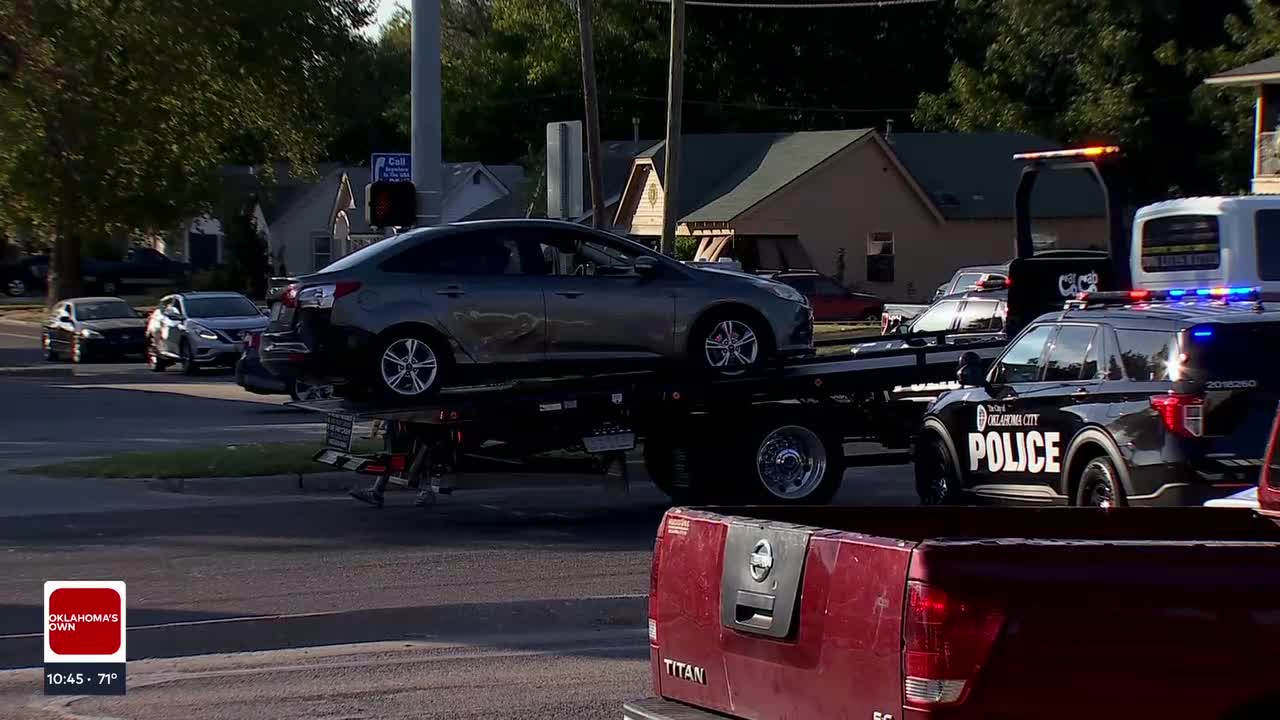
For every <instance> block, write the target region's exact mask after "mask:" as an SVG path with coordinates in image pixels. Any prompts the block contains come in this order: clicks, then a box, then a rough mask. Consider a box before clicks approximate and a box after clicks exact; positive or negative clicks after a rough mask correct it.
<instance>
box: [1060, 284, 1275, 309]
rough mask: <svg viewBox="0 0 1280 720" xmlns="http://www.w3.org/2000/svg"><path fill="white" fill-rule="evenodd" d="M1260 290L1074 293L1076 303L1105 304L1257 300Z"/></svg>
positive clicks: (1212, 289) (1232, 288)
mask: <svg viewBox="0 0 1280 720" xmlns="http://www.w3.org/2000/svg"><path fill="white" fill-rule="evenodd" d="M1261 299H1262V291H1261V289H1260V288H1256V287H1216V288H1185V289H1173V290H1117V291H1108V292H1087V293H1080V294H1079V295H1076V304H1078V305H1083V306H1086V307H1087V306H1089V305H1106V304H1116V303H1153V302H1166V303H1178V302H1199V301H1218V302H1231V301H1241V302H1248V301H1257V300H1261Z"/></svg>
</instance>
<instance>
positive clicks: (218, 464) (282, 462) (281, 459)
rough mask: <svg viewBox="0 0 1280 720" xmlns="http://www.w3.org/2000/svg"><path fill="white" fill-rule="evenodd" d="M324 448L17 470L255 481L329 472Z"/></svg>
mask: <svg viewBox="0 0 1280 720" xmlns="http://www.w3.org/2000/svg"><path fill="white" fill-rule="evenodd" d="M320 447H321V445H320V443H260V444H245V445H225V446H219V447H210V448H188V449H181V450H164V451H146V452H124V453H117V454H115V455H109V456H107V457H103V458H95V459H92V460H72V461H69V462H62V463H54V464H52V465H41V466H38V467H29V468H22V469H19V470H16V471H15V472H20V473H25V474H28V475H43V476H45V477H91V478H197V477H252V476H255V475H291V474H294V473H317V472H330V471H332V470H333V468H331V467H329V466H328V465H321V464H320V463H317V462H314V461H313V460H312V459H311V457H312V456H313V455H315V453H316V451H317V450H319V449H320ZM381 448H382V442H381V441H380V440H377V441H369V440H359V439H357V440H355V441H354V442H353V443H352V451H353V452H371V451H374V450H379V449H381Z"/></svg>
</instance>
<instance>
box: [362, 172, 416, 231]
mask: <svg viewBox="0 0 1280 720" xmlns="http://www.w3.org/2000/svg"><path fill="white" fill-rule="evenodd" d="M368 200H369V216H368V220H369V224H370V225H371V226H373V227H379V228H391V227H411V226H413V224H414V222H415V220H416V219H417V214H418V213H417V208H418V193H417V189H416V188H415V187H414V185H413V183H411V182H386V181H379V182H376V183H373V184H372V185H370V186H369V191H368Z"/></svg>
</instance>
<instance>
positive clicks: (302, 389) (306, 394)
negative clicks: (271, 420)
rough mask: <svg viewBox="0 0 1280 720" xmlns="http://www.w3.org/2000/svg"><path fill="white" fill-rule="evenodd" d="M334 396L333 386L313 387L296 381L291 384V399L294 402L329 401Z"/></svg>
mask: <svg viewBox="0 0 1280 720" xmlns="http://www.w3.org/2000/svg"><path fill="white" fill-rule="evenodd" d="M332 396H333V386H332V385H312V384H311V383H309V382H305V381H303V380H294V381H292V382H290V383H289V398H290V399H291V400H293V401H294V402H313V401H316V400H328V399H329V398H330V397H332Z"/></svg>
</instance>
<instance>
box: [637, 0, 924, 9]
mask: <svg viewBox="0 0 1280 720" xmlns="http://www.w3.org/2000/svg"><path fill="white" fill-rule="evenodd" d="M648 1H649V2H652V3H661V4H663V5H670V4H671V0H648ZM938 1H939V0H833V1H832V2H796V3H789V2H730V1H728V0H685V3H684V4H685V5H701V6H704V7H718V8H743V9H754V10H826V9H832V8H845V9H848V8H882V7H894V6H898V5H924V4H926V3H937V2H938Z"/></svg>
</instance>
